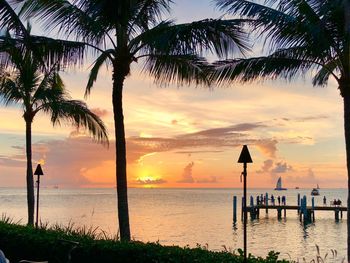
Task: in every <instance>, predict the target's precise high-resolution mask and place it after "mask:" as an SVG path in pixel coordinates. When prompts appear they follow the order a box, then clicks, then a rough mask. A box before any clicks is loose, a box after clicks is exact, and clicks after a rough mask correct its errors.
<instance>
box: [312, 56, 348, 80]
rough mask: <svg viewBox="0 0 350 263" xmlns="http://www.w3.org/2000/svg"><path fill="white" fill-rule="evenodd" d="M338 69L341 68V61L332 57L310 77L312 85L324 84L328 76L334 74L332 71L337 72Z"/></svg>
mask: <svg viewBox="0 0 350 263" xmlns="http://www.w3.org/2000/svg"><path fill="white" fill-rule="evenodd" d="M340 69H341V63H340V61H339V59H334V60H332V61H330V62H328V63H327V64H326V65H325V66H324V67H322V68H321V69H320V70H319V71H318V72H317V74H316V75H315V76H314V77H313V78H312V84H313V85H314V86H326V85H327V83H328V80H329V77H330V76H332V75H333V74H334V72H337V71H338V72H339V71H340ZM333 76H334V75H333ZM336 79H337V78H336Z"/></svg>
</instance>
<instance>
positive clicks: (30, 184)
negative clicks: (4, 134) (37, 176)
mask: <svg viewBox="0 0 350 263" xmlns="http://www.w3.org/2000/svg"><path fill="white" fill-rule="evenodd" d="M26 154H27V204H28V225H34V202H35V200H34V179H33V166H32V120H26Z"/></svg>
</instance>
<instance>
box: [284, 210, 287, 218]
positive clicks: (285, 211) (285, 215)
mask: <svg viewBox="0 0 350 263" xmlns="http://www.w3.org/2000/svg"><path fill="white" fill-rule="evenodd" d="M286 217H287V209H284V218H286Z"/></svg>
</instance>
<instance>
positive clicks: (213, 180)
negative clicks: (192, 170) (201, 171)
mask: <svg viewBox="0 0 350 263" xmlns="http://www.w3.org/2000/svg"><path fill="white" fill-rule="evenodd" d="M196 182H197V183H199V184H215V183H218V179H217V177H216V176H210V178H205V179H199V180H197V181H196Z"/></svg>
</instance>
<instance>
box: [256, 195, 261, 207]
mask: <svg viewBox="0 0 350 263" xmlns="http://www.w3.org/2000/svg"><path fill="white" fill-rule="evenodd" d="M256 205H260V198H259V196H257V197H256Z"/></svg>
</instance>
